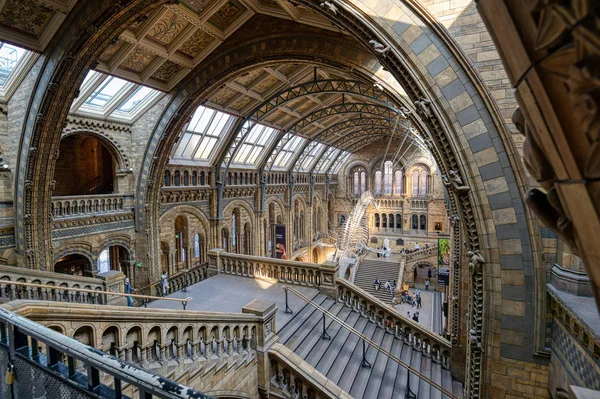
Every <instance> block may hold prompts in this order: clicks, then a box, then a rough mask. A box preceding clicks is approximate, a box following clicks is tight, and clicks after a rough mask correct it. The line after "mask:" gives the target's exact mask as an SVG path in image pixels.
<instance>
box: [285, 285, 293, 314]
mask: <svg viewBox="0 0 600 399" xmlns="http://www.w3.org/2000/svg"><path fill="white" fill-rule="evenodd" d="M284 291H285V313H289V314H292V313H294V312H293V311H292V309H290V306H289V305H288V290H287V288H285V289H284Z"/></svg>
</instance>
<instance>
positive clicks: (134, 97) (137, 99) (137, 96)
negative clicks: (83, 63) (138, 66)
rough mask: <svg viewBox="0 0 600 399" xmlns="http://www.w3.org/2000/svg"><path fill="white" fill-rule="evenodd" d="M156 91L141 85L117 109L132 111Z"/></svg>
mask: <svg viewBox="0 0 600 399" xmlns="http://www.w3.org/2000/svg"><path fill="white" fill-rule="evenodd" d="M86 78H87V77H86ZM84 82H85V81H84ZM154 91H155V90H152V89H151V88H149V87H146V86H140V87H138V88H137V89H136V90H135V91H134V92H133V94H131V95H130V96H129V98H127V100H125V102H124V103H122V104H121V105H120V106H119V108H117V110H119V111H121V112H131V111H133V110H134V109H135V107H137V106H138V105H139V104H140V103H141V102H143V101H144V99H146V97H147V96H148V95H150V94H151V93H152V92H154Z"/></svg>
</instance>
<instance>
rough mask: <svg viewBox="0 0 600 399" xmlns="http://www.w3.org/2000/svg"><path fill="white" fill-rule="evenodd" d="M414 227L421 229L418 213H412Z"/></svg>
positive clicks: (414, 228)
mask: <svg viewBox="0 0 600 399" xmlns="http://www.w3.org/2000/svg"><path fill="white" fill-rule="evenodd" d="M412 229H413V230H418V229H419V217H418V216H417V215H412Z"/></svg>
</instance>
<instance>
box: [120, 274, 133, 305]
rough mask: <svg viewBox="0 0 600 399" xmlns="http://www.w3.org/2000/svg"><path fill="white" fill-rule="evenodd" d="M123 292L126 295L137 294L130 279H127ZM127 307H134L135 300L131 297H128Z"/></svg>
mask: <svg viewBox="0 0 600 399" xmlns="http://www.w3.org/2000/svg"><path fill="white" fill-rule="evenodd" d="M123 291H124V292H125V293H126V294H133V293H134V292H135V289H134V288H133V287H132V286H131V283H130V282H129V279H128V278H125V285H124V289H123ZM127 306H133V298H132V297H130V296H127Z"/></svg>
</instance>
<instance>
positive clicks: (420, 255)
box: [400, 244, 438, 263]
mask: <svg viewBox="0 0 600 399" xmlns="http://www.w3.org/2000/svg"><path fill="white" fill-rule="evenodd" d="M437 253H438V246H437V244H436V245H433V246H431V247H429V248H427V249H420V250H418V251H415V252H411V253H410V254H400V255H401V256H402V257H404V259H406V263H410V262H416V261H418V260H423V259H426V258H429V257H431V256H436V255H437Z"/></svg>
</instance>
